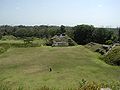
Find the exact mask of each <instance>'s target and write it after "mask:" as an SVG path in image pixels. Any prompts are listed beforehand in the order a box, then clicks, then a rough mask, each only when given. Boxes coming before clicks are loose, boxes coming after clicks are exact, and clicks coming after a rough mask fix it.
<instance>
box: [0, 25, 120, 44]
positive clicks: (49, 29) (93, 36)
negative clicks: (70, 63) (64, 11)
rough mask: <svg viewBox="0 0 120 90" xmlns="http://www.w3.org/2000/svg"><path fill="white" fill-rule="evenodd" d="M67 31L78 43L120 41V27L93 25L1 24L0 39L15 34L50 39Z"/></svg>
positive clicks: (22, 36)
mask: <svg viewBox="0 0 120 90" xmlns="http://www.w3.org/2000/svg"><path fill="white" fill-rule="evenodd" d="M61 33H66V34H67V35H68V36H69V37H71V38H72V39H73V40H74V41H76V42H77V43H78V44H87V43H89V42H96V43H101V44H103V43H106V42H107V41H108V40H109V41H111V42H117V41H120V29H119V28H103V27H100V28H98V27H94V26H93V25H84V24H83V25H77V26H74V27H69V26H63V25H61V26H47V25H40V26H23V25H19V26H9V25H3V26H0V39H1V38H2V36H5V35H13V36H15V37H17V38H21V39H24V38H26V37H37V38H46V39H50V38H51V37H53V36H54V35H58V34H61Z"/></svg>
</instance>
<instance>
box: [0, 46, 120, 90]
mask: <svg viewBox="0 0 120 90" xmlns="http://www.w3.org/2000/svg"><path fill="white" fill-rule="evenodd" d="M50 67H51V68H52V69H53V71H52V72H49V68H50ZM81 79H85V80H87V81H96V82H111V81H118V80H120V68H119V67H117V66H110V65H107V64H106V63H104V62H103V61H101V60H99V55H98V54H96V53H94V52H91V51H90V50H88V49H86V48H85V47H83V46H75V47H60V48H59V47H53V48H52V47H37V48H35V47H33V48H11V49H9V50H8V51H7V52H5V53H3V54H1V55H0V80H1V82H6V83H12V84H10V86H9V87H12V88H15V87H17V85H22V86H25V87H26V90H27V88H30V89H31V90H32V89H36V88H39V87H40V86H44V85H46V86H49V87H55V88H68V87H70V88H71V87H72V88H74V87H77V86H78V85H79V82H80V81H81ZM8 85H9V84H8ZM30 89H28V90H30Z"/></svg>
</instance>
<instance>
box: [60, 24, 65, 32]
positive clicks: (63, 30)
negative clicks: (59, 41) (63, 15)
mask: <svg viewBox="0 0 120 90" xmlns="http://www.w3.org/2000/svg"><path fill="white" fill-rule="evenodd" d="M65 32H66V30H65V26H63V25H61V26H60V33H61V34H62V33H65Z"/></svg>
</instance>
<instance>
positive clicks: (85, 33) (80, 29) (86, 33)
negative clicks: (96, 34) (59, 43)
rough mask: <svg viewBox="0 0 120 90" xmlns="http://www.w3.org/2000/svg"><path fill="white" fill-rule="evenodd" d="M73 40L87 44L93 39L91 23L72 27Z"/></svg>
mask: <svg viewBox="0 0 120 90" xmlns="http://www.w3.org/2000/svg"><path fill="white" fill-rule="evenodd" d="M73 29H74V40H75V41H76V42H77V43H78V44H87V43H89V42H91V41H92V39H93V35H92V34H93V31H94V29H95V28H94V26H92V25H78V26H75V27H74V28H73Z"/></svg>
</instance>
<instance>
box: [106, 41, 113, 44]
mask: <svg viewBox="0 0 120 90" xmlns="http://www.w3.org/2000/svg"><path fill="white" fill-rule="evenodd" d="M105 44H107V45H111V44H113V41H112V40H107V41H106V42H105Z"/></svg>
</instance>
